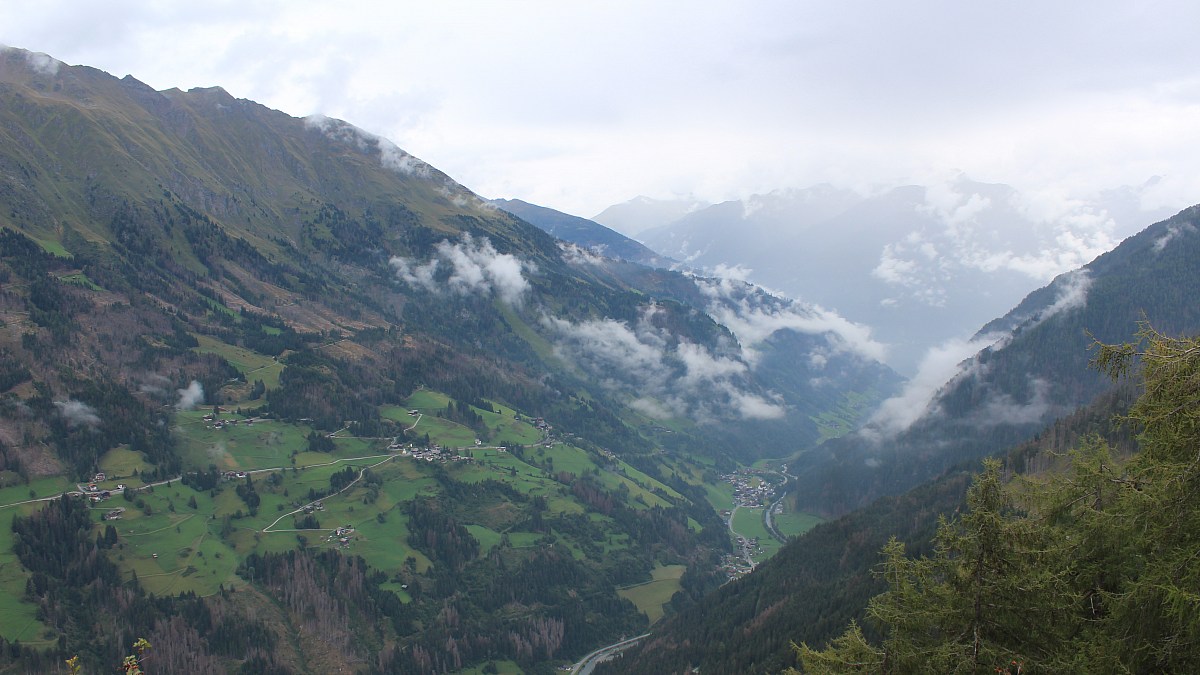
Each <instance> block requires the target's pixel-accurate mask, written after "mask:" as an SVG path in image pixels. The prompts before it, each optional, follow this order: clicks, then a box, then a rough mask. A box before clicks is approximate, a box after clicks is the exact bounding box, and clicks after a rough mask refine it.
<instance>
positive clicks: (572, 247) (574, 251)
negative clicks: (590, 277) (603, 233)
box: [558, 241, 608, 267]
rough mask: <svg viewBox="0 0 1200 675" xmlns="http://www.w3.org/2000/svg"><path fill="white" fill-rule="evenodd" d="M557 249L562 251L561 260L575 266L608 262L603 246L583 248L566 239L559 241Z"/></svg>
mask: <svg viewBox="0 0 1200 675" xmlns="http://www.w3.org/2000/svg"><path fill="white" fill-rule="evenodd" d="M558 250H559V251H560V252H561V253H562V257H563V260H565V261H566V262H567V263H568V264H570V265H575V266H577V267H582V266H591V267H599V266H601V265H604V264H605V263H606V262H608V258H605V257H604V249H603V247H599V246H597V247H594V248H584V247H582V246H579V245H578V244H573V243H571V242H568V241H559V242H558Z"/></svg>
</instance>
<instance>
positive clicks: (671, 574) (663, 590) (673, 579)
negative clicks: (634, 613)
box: [617, 565, 687, 624]
mask: <svg viewBox="0 0 1200 675" xmlns="http://www.w3.org/2000/svg"><path fill="white" fill-rule="evenodd" d="M686 569H687V566H686V565H659V566H657V567H655V568H654V570H653V571H651V573H650V574H651V576H652V577H653V578H652V580H651V581H647V582H646V583H643V584H638V585H636V586H627V587H625V588H622V589H620V590H618V591H617V594H618V595H620V596H621V597H622V598H625V599H626V600H628V601H630V602H632V603H633V605H634V606H635V607H637V608H638V611H640V612H642V613H643V614H645V615H646V618H648V619H650V623H652V624H653V623H656V622H657V621H658V620H659V619H661V618H662V616H663V605H665V604H667V603H668V602H669V601H670V600H671V596H673V595H675V592H676V591H678V590H679V588H680V586H679V580H680V578H682V577H683V573H684V571H685V570H686Z"/></svg>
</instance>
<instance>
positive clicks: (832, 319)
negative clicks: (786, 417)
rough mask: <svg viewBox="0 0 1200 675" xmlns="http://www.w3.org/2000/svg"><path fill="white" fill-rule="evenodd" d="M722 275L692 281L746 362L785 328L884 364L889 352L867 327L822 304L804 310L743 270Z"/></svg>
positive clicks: (715, 319) (836, 349) (833, 347)
mask: <svg viewBox="0 0 1200 675" xmlns="http://www.w3.org/2000/svg"><path fill="white" fill-rule="evenodd" d="M718 271H721V270H718ZM724 271H727V272H729V274H728V275H727V276H723V277H715V278H702V277H693V280H694V282H695V284H696V287H697V288H698V289H699V290H700V292H701V293H703V294H704V295H705V296H706V297H707V298H708V299H709V304H708V309H707V311H708V314H709V316H710V317H712V319H713V320H714V321H716V322H718V323H720V324H723V325H724V326H725V327H726V328H728V329H729V330H730V332H732V333H733V334H734V336H736V337H737V339H738V341H739V342H740V343H741V345H742V349H743V350H744V353H743V356H744V357H745V358H746V360H747V361H748V362H750V363H755V362H757V360H758V353H757V352H756V351H755V349H754V347H755V345H758V344H760V343H762V342H763V341H764V340H766V339H767V338H769V337H771V335H773V334H775V332H776V331H780V330H785V329H788V330H794V331H796V332H798V333H806V334H810V335H824V336H825V338H826V340H827V341H828V343H829V345H830V347H831V348H832V349H834V350H835V351H846V352H853V353H856V354H859V355H860V356H864V357H866V358H869V359H873V360H875V361H883V360H884V358H885V357H886V355H887V347H886V346H885V345H883V344H882V343H880V342H877V341H876V340H874V339H873V338H872V337H871V329H870V328H869V327H867V326H864V325H862V324H857V323H854V322H853V321H850V320H848V319H846V318H845V317H842V316H841V315H839V314H837V313H836V312H833V311H831V310H827V309H824V308H822V307H820V306H818V305H804V304H801V303H798V302H795V301H793V300H789V299H786V298H783V297H780V296H775V295H771V294H770V293H768V292H766V291H764V290H763V289H761V288H758V287H756V286H753V285H751V284H748V283H746V282H745V281H744V279H743V278H742V277H740V276H738V275H739V273H744V272H746V271H745V270H743V269H742V268H725V270H724Z"/></svg>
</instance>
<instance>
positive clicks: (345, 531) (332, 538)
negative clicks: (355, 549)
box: [325, 525, 354, 548]
mask: <svg viewBox="0 0 1200 675" xmlns="http://www.w3.org/2000/svg"><path fill="white" fill-rule="evenodd" d="M352 534H354V528H353V527H350V526H349V525H346V526H344V527H339V528H337V529H335V530H334V531H333V534H331V535H329V536H328V537H326V538H325V540H326V541H329V542H336V543H337V545H338V548H349V547H350V535H352Z"/></svg>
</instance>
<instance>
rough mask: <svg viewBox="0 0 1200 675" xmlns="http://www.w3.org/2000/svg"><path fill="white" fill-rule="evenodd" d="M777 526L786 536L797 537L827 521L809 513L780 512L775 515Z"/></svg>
mask: <svg viewBox="0 0 1200 675" xmlns="http://www.w3.org/2000/svg"><path fill="white" fill-rule="evenodd" d="M774 521H775V527H776V528H777V529H778V530H779V531H780V532H781V533H782V534H783V536H785V537H795V536H798V535H801V534H804V533H805V532H808V531H809V530H811V529H813V528H814V527H816V526H817V525H820V524H821V523H823V522H825V521H824V520H822V519H821V518H819V517H818V516H814V515H812V514H809V513H780V514H777V515H776V516H775V517H774Z"/></svg>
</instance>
